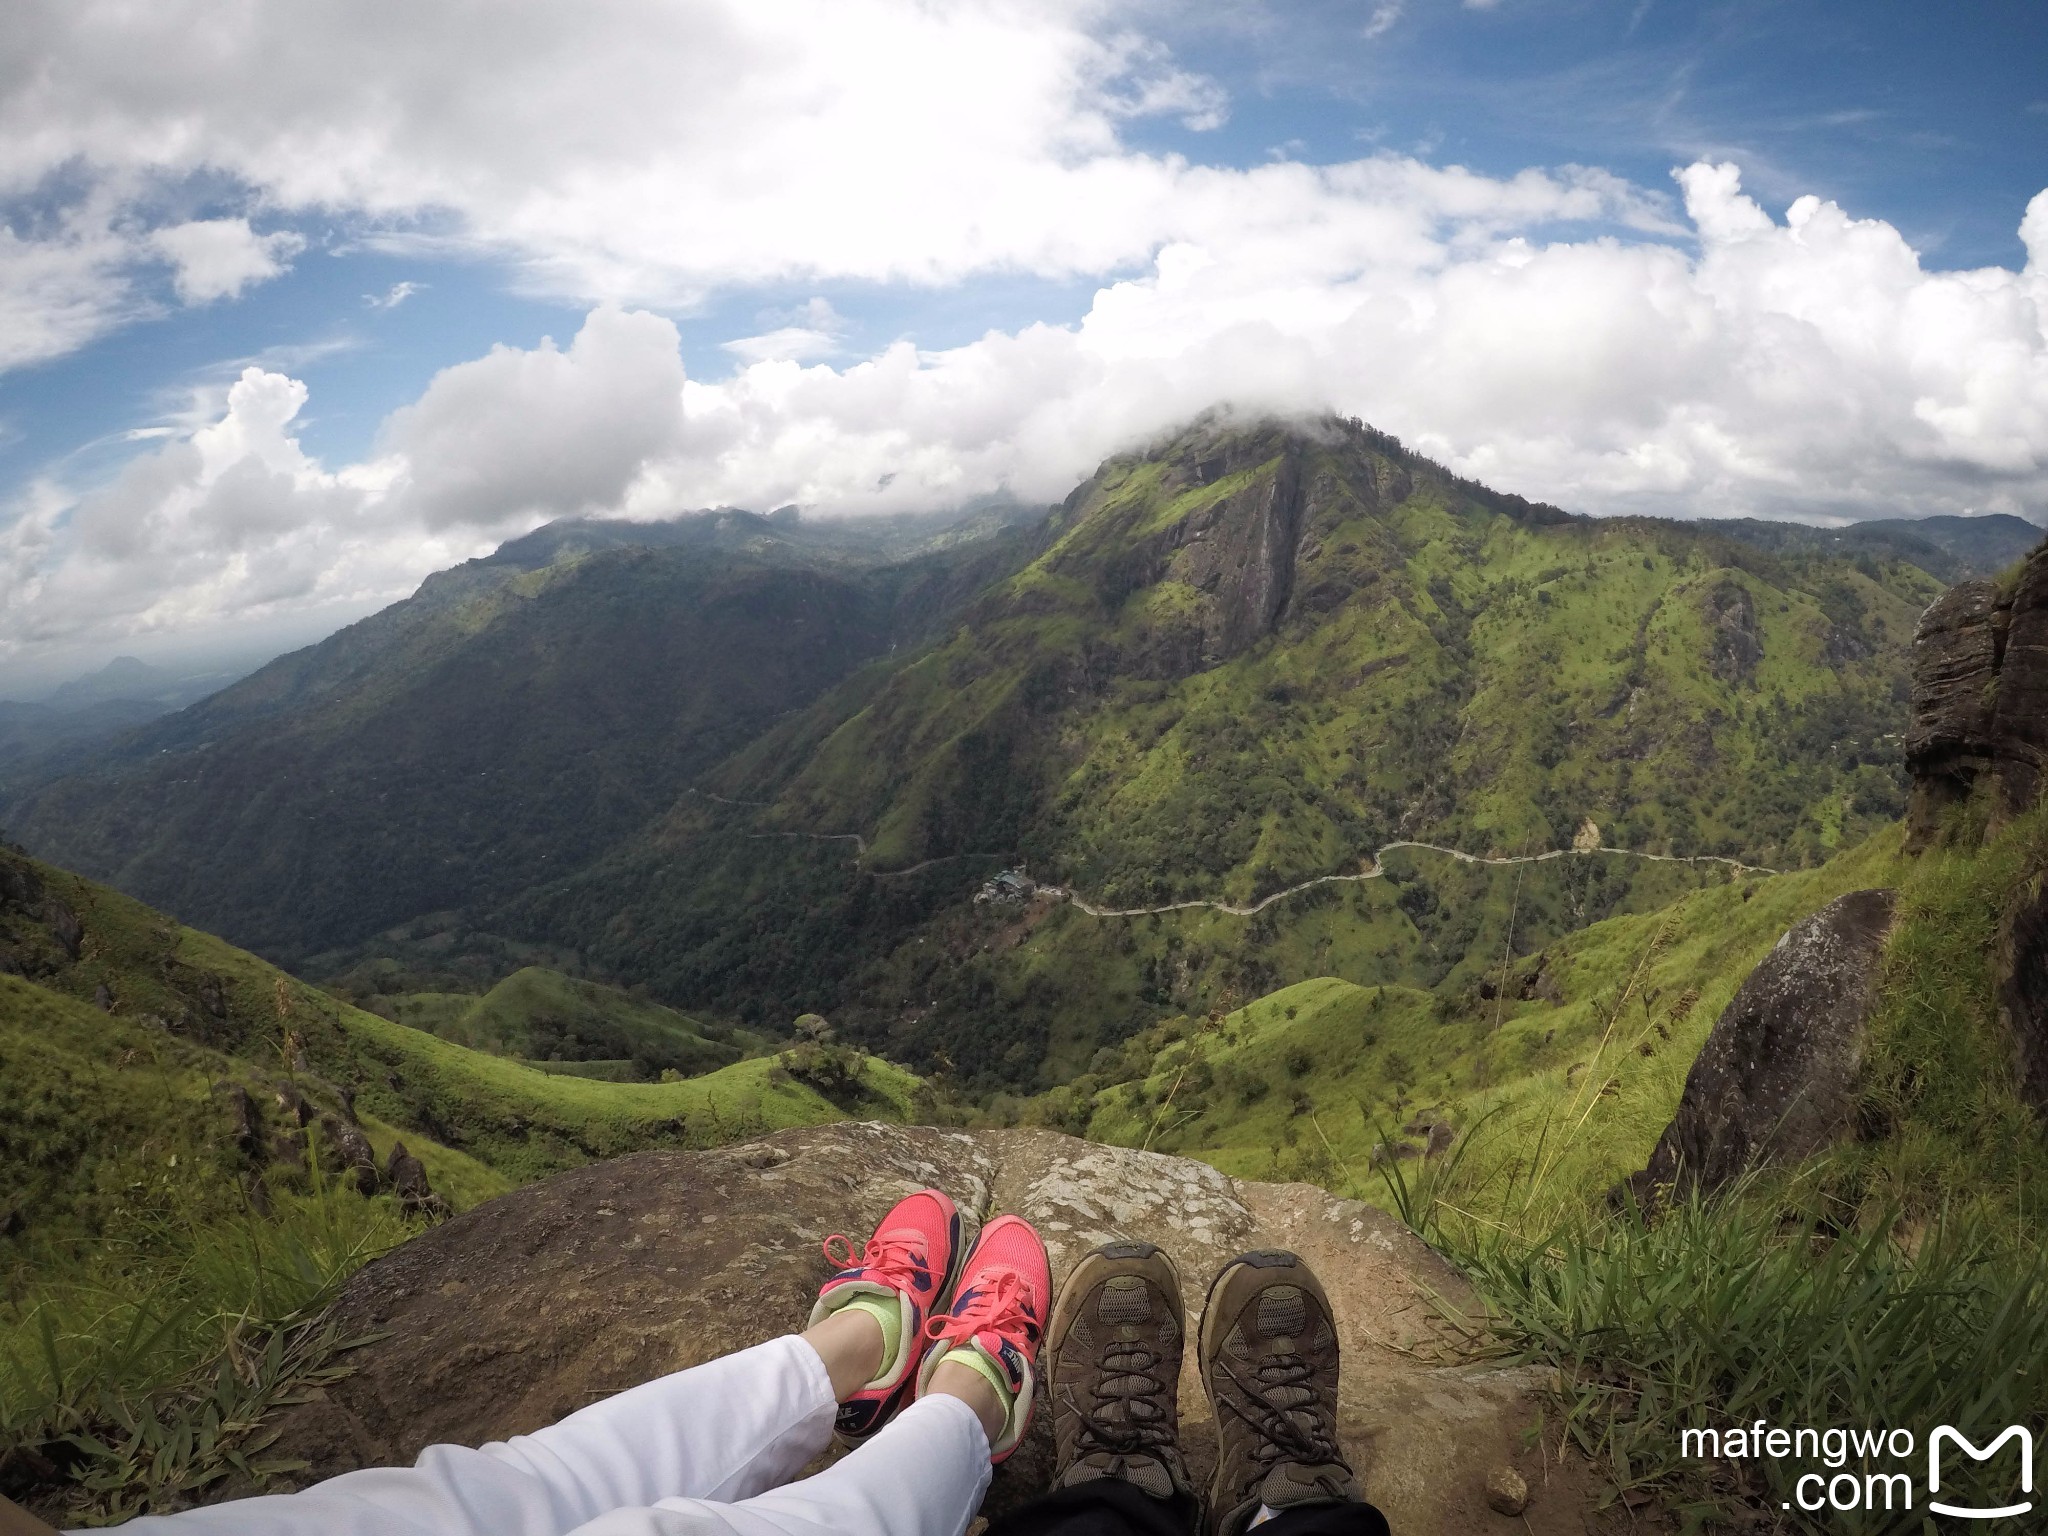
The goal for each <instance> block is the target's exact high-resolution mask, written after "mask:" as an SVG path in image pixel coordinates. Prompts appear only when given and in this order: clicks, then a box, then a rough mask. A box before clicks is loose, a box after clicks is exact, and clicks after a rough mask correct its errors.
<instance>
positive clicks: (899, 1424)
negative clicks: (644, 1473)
mask: <svg viewBox="0 0 2048 1536" xmlns="http://www.w3.org/2000/svg"><path fill="white" fill-rule="evenodd" d="M1048 1289H1049V1285H1048V1281H1047V1276H1046V1265H1045V1250H1044V1248H1043V1246H1042V1245H1041V1244H1040V1243H1039V1242H1038V1236H1037V1234H1036V1233H1035V1232H1033V1231H1032V1230H1031V1229H1030V1227H1029V1226H1027V1225H1026V1224H1025V1223H1023V1222H1022V1221H1019V1220H1018V1219H1017V1218H1015V1217H1004V1218H1000V1219H999V1220H997V1221H995V1222H991V1223H990V1224H989V1226H988V1227H987V1228H986V1229H985V1230H984V1231H983V1233H982V1235H981V1240H980V1241H979V1242H978V1243H977V1244H976V1246H975V1249H974V1251H973V1253H971V1254H970V1255H969V1256H968V1257H967V1259H966V1260H965V1263H964V1267H963V1269H962V1273H961V1279H960V1289H959V1293H958V1295H956V1296H955V1298H954V1301H953V1305H952V1308H951V1310H950V1311H948V1312H947V1313H946V1314H944V1315H942V1316H939V1317H935V1318H933V1319H931V1330H932V1333H933V1341H932V1351H931V1353H930V1354H928V1355H927V1356H926V1357H925V1360H924V1364H923V1367H922V1369H920V1370H919V1371H918V1372H917V1373H916V1376H915V1380H916V1381H917V1383H918V1400H917V1401H916V1402H914V1403H912V1404H911V1405H910V1406H909V1407H907V1408H905V1409H903V1410H902V1411H901V1412H900V1413H898V1414H896V1415H895V1416H894V1417H893V1418H892V1419H891V1420H890V1421H889V1422H888V1423H887V1424H886V1425H885V1426H883V1427H882V1428H881V1429H880V1430H879V1431H877V1432H876V1433H874V1434H873V1435H872V1436H870V1437H869V1438H867V1439H865V1440H864V1441H863V1442H862V1443H860V1444H859V1445H858V1446H857V1447H856V1448H855V1449H854V1450H853V1452H852V1453H851V1454H849V1455H847V1456H846V1457H844V1458H842V1459H841V1460H840V1461H838V1462H836V1463H834V1464H833V1465H832V1466H830V1467H827V1468H826V1469H825V1470H824V1471H822V1472H820V1473H818V1474H817V1475H816V1476H814V1477H809V1478H806V1479H804V1480H803V1481H802V1482H798V1483H791V1484H789V1485H788V1486H786V1487H778V1488H771V1489H769V1490H768V1491H766V1492H764V1493H761V1494H758V1495H756V1496H755V1497H753V1498H749V1499H745V1500H742V1501H738V1502H734V1503H718V1502H714V1501H710V1500H702V1499H680V1498H679V1499H664V1500H662V1501H661V1502H660V1503H659V1504H658V1505H656V1506H654V1507H652V1508H646V1509H622V1510H617V1511H614V1512H613V1513H611V1514H609V1515H606V1516H603V1517H601V1518H600V1519H598V1520H595V1521H592V1522H591V1523H590V1524H589V1525H587V1526H584V1527H580V1528H579V1529H578V1530H577V1532H576V1533H575V1536H685V1533H687V1536H698V1533H710V1532H717V1533H734V1536H825V1533H832V1536H960V1533H961V1532H962V1531H964V1530H966V1528H967V1524H968V1522H969V1521H970V1520H971V1519H972V1518H973V1516H974V1511H975V1510H976V1509H977V1508H979V1506H980V1504H981V1498H982V1495H983V1493H984V1492H985V1491H986V1490H987V1487H988V1477H989V1468H990V1461H991V1448H992V1446H993V1454H994V1456H995V1458H996V1459H1000V1458H1001V1457H1002V1456H1004V1455H1007V1454H1008V1453H1009V1451H1010V1449H1011V1448H1013V1447H1014V1446H1015V1444H1016V1443H1017V1441H1018V1440H1019V1439H1021V1438H1022V1435H1023V1432H1024V1429H1025V1427H1026V1426H1027V1425H1028V1424H1029V1422H1030V1418H1031V1411H1032V1398H1033V1385H1034V1382H1033V1374H1034V1373H1033V1361H1034V1359H1035V1357H1036V1355H1037V1351H1038V1340H1039V1336H1040V1333H1041V1331H1042V1326H1043V1323H1042V1320H1043V1318H1044V1315H1045V1295H1046V1292H1047V1290H1048Z"/></svg>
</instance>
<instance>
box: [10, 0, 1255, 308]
mask: <svg viewBox="0 0 2048 1536" xmlns="http://www.w3.org/2000/svg"><path fill="white" fill-rule="evenodd" d="M1132 9H1135V0H1037V3H1034V4H1032V5H1029V6H1024V5H1018V4H1016V3H1015V0H958V3H955V4H949V5H945V6H932V5H927V4H924V3H922V0H679V3H674V4H668V5H661V6H648V5H641V4H630V3H624V0H609V3H600V4H594V5H588V6H578V7H569V8H565V7H562V6H560V5H556V4H553V3H551V0H507V3H506V4H503V5H500V6H496V7H494V8H492V10H491V11H490V13H489V16H488V18H487V19H486V18H484V17H483V16H482V14H481V13H477V12H474V11H472V10H469V9H466V8H460V7H458V8H454V9H449V8H446V7H435V6H414V5H392V4H376V5H367V6H366V5H361V4H355V3H351V0H309V3H307V4H302V5H291V6H285V5H279V4H274V3H270V4H263V3H259V4H251V5H243V6H236V7H233V8H231V9H230V10H228V11H223V10H222V9H221V8H220V7H218V6H215V5H210V4H207V3H206V0H164V3H162V4H160V5H153V6H150V7H146V8H144V9H142V10H140V11H137V10H135V9H134V8H133V7H130V6H127V5H124V4H122V3H120V0H19V3H18V4H17V5H16V6H15V8H14V11H13V12H11V13H10V17H9V25H10V31H11V34H12V35H11V39H10V42H11V48H12V51H13V52H14V53H15V55H16V56H17V57H22V58H32V59H34V60H35V61H36V63H37V67H36V68H34V69H32V70H20V71H16V72H14V73H13V74H12V75H8V74H5V73H4V72H0V195H6V194H9V193H12V194H16V195H19V194H22V193H25V192H27V191H28V190H30V189H33V188H35V187H37V186H39V185H41V184H43V183H44V182H45V181H46V180H47V179H48V178H50V177H52V176H53V175H56V174H58V173H59V172H65V171H70V172H82V173H84V174H87V175H93V176H101V177H110V178H122V177H125V178H128V179H129V180H130V181H131V182H133V183H134V184H137V185H143V184H147V183H148V182H150V181H151V180H154V181H157V182H164V181H169V182H177V181H180V180H182V179H186V178H193V177H205V178H214V179H219V178H226V179H227V180H228V181H229V182H230V183H232V184H238V185H240V186H242V187H243V188H245V189H247V190H248V192H249V193H250V194H251V195H252V196H254V197H257V198H260V199H261V201H262V203H263V205H264V206H265V207H267V208H270V209H274V210H279V211H282V212H290V211H293V210H320V211H323V212H325V211H330V210H331V211H341V212H346V213H349V214H352V215H354V216H357V217H359V218H363V219H367V220H369V221H371V225H372V229H373V231H374V230H375V229H379V228H381V229H382V230H383V231H384V232H385V234H386V236H387V237H388V238H390V239H392V240H394V241H396V240H402V239H404V238H414V239H423V238H424V237H423V236H421V235H420V234H419V228H420V224H419V222H418V221H420V220H423V219H425V220H430V221H431V223H432V227H433V229H434V230H435V231H436V234H435V236H434V238H435V239H436V240H443V241H445V240H454V241H456V242H458V243H460V244H463V245H465V246H468V247H478V246H482V247H488V248H493V249H498V250H503V251H506V252H509V253H512V254H513V255H515V256H517V257H520V258H523V259H524V260H525V261H526V262H527V263H528V264H529V265H528V269H527V270H528V276H529V280H530V281H532V282H535V283H539V284H544V285H546V286H548V287H550V288H551V289H553V290H555V291H560V292H567V293H571V294H574V295H577V296H580V297H584V298H598V299H602V298H617V299H627V298H638V299H641V300H649V299H652V300H664V301H671V302H686V301H688V300H689V299H690V298H692V297H694V296H696V295H699V294H702V293H705V292H707V291H709V290H711V289H713V288H717V287H721V286H729V285H732V284H737V283H753V282H765V281H771V280H780V279H785V278H794V279H799V280H800V279H802V278H804V277H806V276H809V275H822V276H833V277H842V278H862V279H870V280H882V281H887V280H896V279H908V280H912V281H919V282H943V281H949V280H952V279H955V278H958V277H960V276H962V275H964V274H967V273H971V272H977V271H984V270H989V269H991V268H1021V269H1028V270H1032V271H1038V272H1059V273H1075V272H1093V271H1102V270H1107V269H1108V267H1110V266H1113V265H1116V264H1119V263H1122V264H1131V263H1138V262H1142V261H1143V260H1145V259H1146V258H1147V257H1148V256H1149V254H1150V249H1151V247H1152V245H1153V244H1154V243H1155V242H1156V240H1157V239H1158V238H1160V232H1159V231H1158V230H1156V229H1155V228H1153V227H1151V225H1152V223H1153V222H1154V221H1156V218H1157V216H1158V214H1159V212H1160V209H1161V205H1162V203H1163V202H1164V201H1168V200H1170V198H1171V195H1172V191H1173V188H1174V185H1175V184H1176V182H1177V181H1178V180H1179V179H1180V178H1181V176H1182V175H1183V174H1184V169H1185V168H1184V167H1182V166H1180V165H1179V164H1177V163H1176V162H1173V161H1170V160H1163V159H1158V158H1154V157H1147V156H1141V155H1134V154H1131V153H1129V152H1127V151H1126V149H1125V148H1124V147H1123V145H1122V144H1121V143H1120V141H1119V138H1118V127H1119V125H1120V124H1121V123H1124V122H1126V121H1128V120H1129V119H1131V118H1133V117H1149V116H1160V115H1164V116H1170V117H1174V118H1178V119H1180V120H1181V121H1183V122H1184V123H1186V124H1187V125H1189V126H1191V127H1194V128H1205V127H1213V126H1215V125H1216V124H1218V123H1220V122H1221V121H1222V120H1223V117H1224V113H1225V110H1226V100H1225V97H1224V94H1223V92H1222V90H1221V88H1220V87H1219V86H1217V85H1216V84H1215V83H1214V82H1213V81H1210V80H1208V79H1206V78H1204V77H1202V76H1200V75H1197V74H1195V73H1192V72H1190V71H1188V70H1185V69H1183V68H1181V67H1179V66H1177V65H1175V64H1174V62H1173V60H1172V59H1171V57H1170V56H1169V55H1168V54H1167V53H1166V51H1165V50H1164V49H1163V48H1162V47H1161V46H1160V45H1159V44H1158V43H1156V42H1154V41H1151V40H1148V39H1146V38H1144V37H1142V36H1139V35H1137V34H1135V33H1133V32H1132V31H1131V30H1130V29H1129V28H1128V27H1125V26H1122V25H1120V24H1119V16H1120V14H1121V13H1122V12H1124V11H1126V10H1132ZM458 58H459V59H460V60H461V61H462V63H461V66H460V67H451V64H450V61H451V60H453V59H458ZM935 188H936V189H943V195H941V196H936V197H935V196H934V195H933V191H934V189H935Z"/></svg>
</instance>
